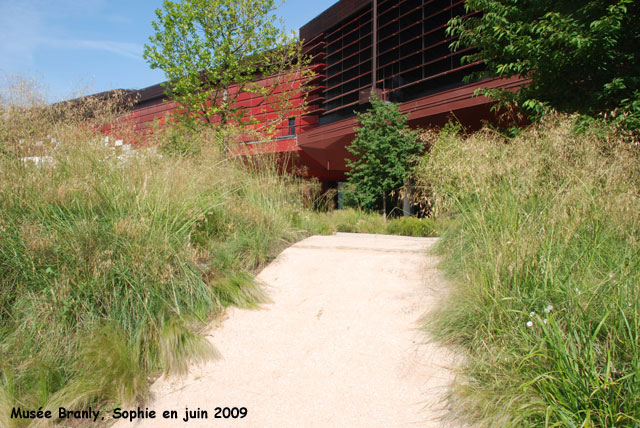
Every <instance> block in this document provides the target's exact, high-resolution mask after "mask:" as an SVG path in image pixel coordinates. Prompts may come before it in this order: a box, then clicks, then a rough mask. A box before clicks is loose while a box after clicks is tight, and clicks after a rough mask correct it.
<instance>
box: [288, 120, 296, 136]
mask: <svg viewBox="0 0 640 428" xmlns="http://www.w3.org/2000/svg"><path fill="white" fill-rule="evenodd" d="M289 135H296V118H295V117H290V118H289Z"/></svg>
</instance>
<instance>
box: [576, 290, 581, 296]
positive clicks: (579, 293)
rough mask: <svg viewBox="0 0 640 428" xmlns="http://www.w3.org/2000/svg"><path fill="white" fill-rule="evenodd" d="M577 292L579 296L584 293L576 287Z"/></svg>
mask: <svg viewBox="0 0 640 428" xmlns="http://www.w3.org/2000/svg"><path fill="white" fill-rule="evenodd" d="M576 294H577V295H578V296H579V295H581V294H582V291H580V290H578V288H576Z"/></svg>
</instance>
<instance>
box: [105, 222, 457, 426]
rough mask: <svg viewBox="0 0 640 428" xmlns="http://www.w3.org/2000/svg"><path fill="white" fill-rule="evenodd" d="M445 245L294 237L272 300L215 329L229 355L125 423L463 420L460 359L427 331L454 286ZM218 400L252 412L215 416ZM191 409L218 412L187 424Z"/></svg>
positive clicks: (161, 392)
mask: <svg viewBox="0 0 640 428" xmlns="http://www.w3.org/2000/svg"><path fill="white" fill-rule="evenodd" d="M435 242H436V240H435V239H431V238H407V237H395V236H383V235H364V234H345V233H338V234H336V235H333V236H314V237H311V238H308V239H306V240H304V241H301V242H299V243H298V244H296V245H293V246H292V247H290V248H288V249H287V250H285V251H284V252H283V253H282V254H280V256H279V257H278V258H277V259H276V260H275V261H274V262H273V263H271V264H270V265H269V266H268V267H266V268H265V269H264V270H263V271H262V272H261V273H260V275H259V276H258V279H259V280H260V281H261V282H263V283H264V287H265V289H266V291H267V293H268V295H269V296H270V298H271V300H272V303H269V304H266V305H264V306H263V307H262V309H259V310H242V309H231V310H229V311H228V312H227V314H226V315H225V319H224V320H222V322H219V323H217V325H216V326H212V327H211V330H210V331H209V333H208V334H209V335H210V336H209V339H210V340H211V341H212V342H213V344H214V345H215V347H216V348H217V350H218V351H219V352H220V353H221V355H222V358H221V359H219V360H215V361H211V362H208V363H206V364H204V365H202V366H199V367H194V368H193V369H192V370H191V373H190V374H189V375H188V376H187V377H185V378H179V379H175V378H169V379H160V380H158V381H157V382H156V383H155V384H154V385H153V387H152V388H151V391H152V397H153V398H152V400H151V402H150V403H149V404H148V406H149V409H154V410H156V411H157V412H158V414H157V417H156V419H147V420H141V421H138V422H137V423H136V422H134V423H130V422H128V421H122V420H121V421H120V422H118V423H117V424H116V425H115V426H116V427H117V428H125V427H182V426H184V427H192V428H196V427H238V428H240V427H255V428H271V427H273V428H285V427H291V428H294V427H295V428H307V427H309V428H311V427H322V428H333V427H349V428H351V427H353V428H357V427H362V428H376V427H380V428H392V427H402V428H407V427H425V428H430V427H450V426H454V427H459V426H461V425H455V424H454V425H451V424H448V423H445V422H444V421H443V420H442V418H441V417H442V416H443V415H444V414H445V413H446V411H445V409H444V407H445V406H444V404H443V403H442V398H443V397H444V395H445V394H446V392H447V388H448V386H449V385H450V383H451V381H452V379H453V374H452V372H451V370H450V368H451V367H452V366H453V365H454V364H455V357H454V355H453V354H452V353H451V352H449V351H448V350H446V349H444V348H442V347H440V346H437V345H435V344H431V343H425V342H426V341H427V340H428V338H427V337H425V336H424V334H423V333H421V332H420V331H418V329H417V328H418V326H419V325H420V318H421V317H422V316H423V315H424V314H425V313H427V312H428V311H429V310H430V309H432V308H433V307H434V305H437V304H438V302H439V301H440V300H441V299H442V298H443V296H444V295H446V291H447V284H446V282H445V281H444V280H443V278H442V276H441V274H440V272H439V271H438V270H437V269H436V264H437V259H436V258H434V257H432V256H429V255H427V254H426V250H427V249H428V248H429V247H431V246H432V245H433V244H434V243H435ZM216 407H221V408H224V407H229V408H233V407H236V408H240V407H244V408H246V409H247V415H246V417H244V418H242V419H215V418H214V416H215V408H216ZM185 408H188V409H189V410H191V411H193V410H197V409H198V408H199V409H200V410H206V411H207V412H208V415H207V416H208V418H207V419H197V418H191V419H190V420H189V421H187V422H183V421H182V418H184V416H185ZM164 410H176V411H177V414H178V419H177V420H165V419H163V418H162V412H163V411H164Z"/></svg>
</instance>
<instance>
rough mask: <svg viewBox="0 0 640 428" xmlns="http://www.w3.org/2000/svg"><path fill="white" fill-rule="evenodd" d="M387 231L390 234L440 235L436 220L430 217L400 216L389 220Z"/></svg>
mask: <svg viewBox="0 0 640 428" xmlns="http://www.w3.org/2000/svg"><path fill="white" fill-rule="evenodd" d="M386 232H387V233H388V234H389V235H403V236H418V237H420V236H422V237H428V236H438V233H437V231H436V224H435V221H434V220H432V219H429V218H425V219H419V218H416V217H400V218H396V219H393V220H391V221H389V223H388V224H387V229H386Z"/></svg>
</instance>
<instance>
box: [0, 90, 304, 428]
mask: <svg viewBox="0 0 640 428" xmlns="http://www.w3.org/2000/svg"><path fill="white" fill-rule="evenodd" d="M22 99H25V98H22ZM37 101H38V102H32V100H30V99H27V101H26V102H24V103H16V102H15V99H12V98H10V97H5V98H4V99H3V102H2V103H1V111H0V355H1V356H2V358H0V426H3V427H12V426H22V425H26V424H27V423H28V422H29V421H28V420H15V419H13V420H10V419H9V415H10V409H11V408H12V407H20V408H23V409H31V410H32V409H36V410H37V409H38V408H39V407H41V406H42V407H44V408H54V409H55V407H56V406H60V405H64V406H68V407H70V408H81V406H88V405H97V406H103V407H102V408H103V409H106V408H108V406H116V405H120V406H121V405H134V404H136V403H141V402H142V401H143V400H144V398H145V397H146V394H147V391H148V386H149V383H150V380H152V378H153V377H154V376H156V375H158V374H161V373H165V374H171V373H183V372H185V371H186V369H187V364H188V363H190V362H197V361H202V360H203V359H206V358H210V357H213V356H215V350H214V349H213V348H212V347H211V346H210V345H209V344H208V342H207V341H206V340H204V339H203V337H202V336H201V335H200V334H198V331H199V329H200V328H201V327H202V326H203V325H205V323H206V322H207V321H208V320H210V319H212V318H213V317H215V316H216V315H218V314H220V313H221V312H222V311H223V309H224V308H225V307H226V306H228V305H236V306H241V307H253V306H256V305H257V304H258V303H260V302H262V301H264V295H263V293H262V291H261V289H260V288H259V287H258V286H257V285H256V284H255V282H254V280H253V273H254V272H255V270H256V269H257V268H258V267H260V266H262V265H263V264H264V263H266V262H267V261H269V260H270V259H271V258H272V257H273V256H275V255H276V254H277V252H278V251H279V250H280V249H281V248H282V247H283V246H286V245H287V244H288V243H291V242H293V241H295V240H297V239H300V237H301V236H303V234H304V233H305V232H304V230H303V228H305V227H306V226H307V225H309V224H310V222H311V220H310V217H309V216H307V215H304V214H303V210H304V206H305V203H306V202H307V201H306V199H305V198H307V196H305V195H307V194H308V193H309V192H308V191H307V189H306V187H307V186H306V185H304V184H303V183H301V182H299V181H298V180H297V179H294V178H292V177H290V176H286V175H281V174H280V173H279V171H278V168H277V165H276V164H274V163H272V162H270V161H269V160H268V159H254V160H251V161H243V160H235V159H230V158H228V157H227V156H225V155H224V154H223V153H220V152H219V151H218V150H217V149H216V147H217V146H218V145H217V144H216V143H215V142H214V141H211V139H212V138H213V137H211V136H210V135H208V134H207V133H202V134H200V135H196V136H193V138H198V139H199V141H198V145H199V147H201V150H200V152H199V154H198V155H197V156H177V155H167V154H164V155H161V154H160V155H159V154H156V152H155V151H154V150H139V151H137V152H136V153H135V154H132V152H123V151H121V149H117V150H115V149H114V148H113V147H105V144H104V139H103V138H99V137H96V136H95V135H96V129H98V128H99V127H100V126H102V125H103V122H101V120H111V118H108V117H106V116H105V115H103V114H102V113H101V112H102V111H108V112H113V111H114V109H111V108H108V107H109V106H105V105H103V103H109V102H111V101H110V100H104V99H103V100H97V101H96V100H93V102H96V103H97V104H96V105H97V106H98V107H105V108H104V109H99V108H96V107H92V108H91V109H89V110H83V109H81V108H80V107H81V106H80V105H78V104H77V103H76V104H68V105H65V106H61V105H57V106H47V105H46V104H44V103H42V102H40V100H37ZM55 109H63V110H55ZM79 112H80V113H79ZM87 112H89V113H87ZM113 117H117V115H114V116H113ZM36 158H37V159H36ZM247 351H248V352H250V350H247ZM104 406H107V407H104Z"/></svg>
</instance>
